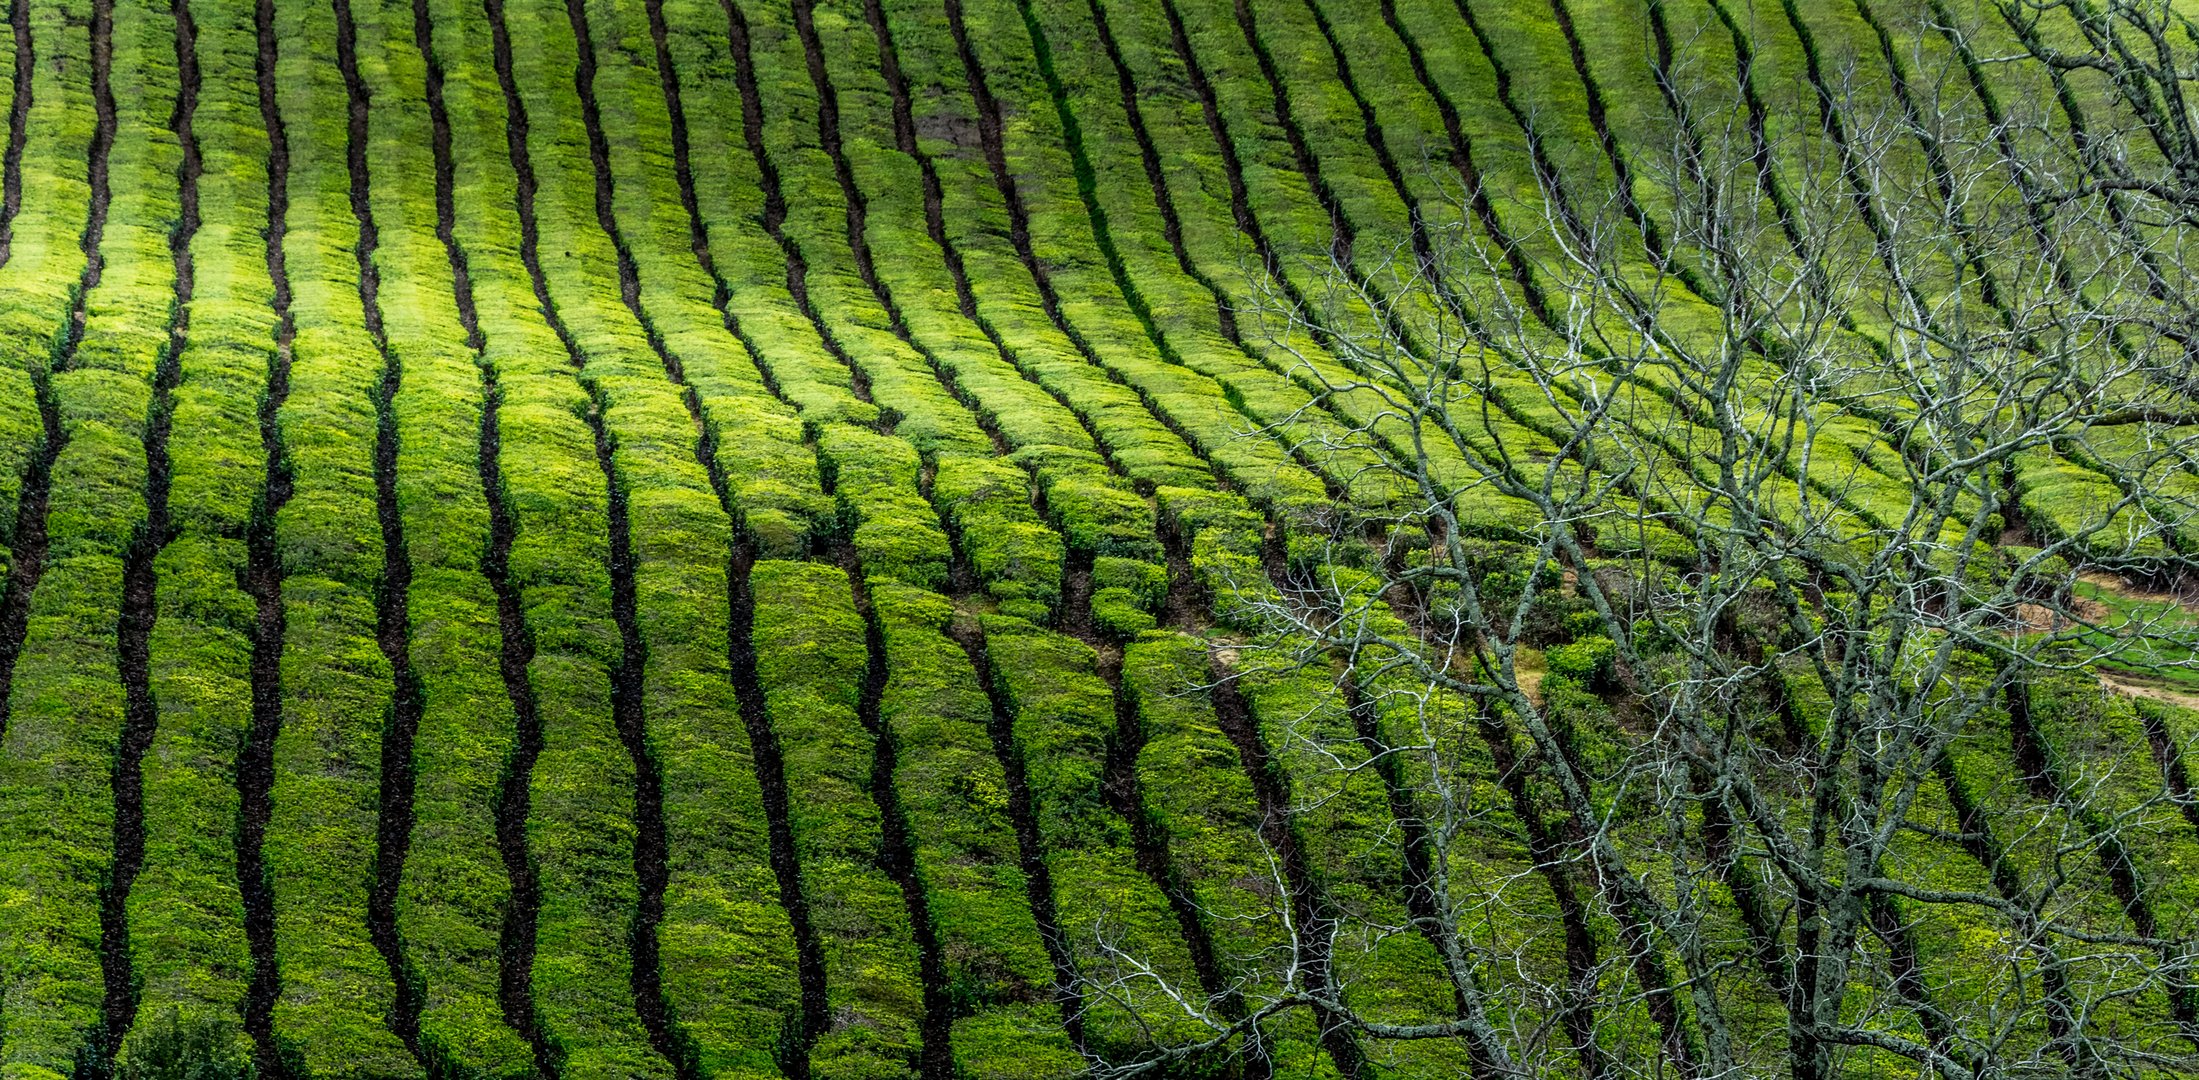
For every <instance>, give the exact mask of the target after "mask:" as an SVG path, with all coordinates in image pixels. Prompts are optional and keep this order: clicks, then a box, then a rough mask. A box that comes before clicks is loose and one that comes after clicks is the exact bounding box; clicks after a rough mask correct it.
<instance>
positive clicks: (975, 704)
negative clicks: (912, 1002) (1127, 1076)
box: [871, 583, 1078, 1077]
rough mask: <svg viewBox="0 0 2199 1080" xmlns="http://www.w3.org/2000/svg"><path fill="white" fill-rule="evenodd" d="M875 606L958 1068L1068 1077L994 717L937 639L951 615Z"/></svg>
mask: <svg viewBox="0 0 2199 1080" xmlns="http://www.w3.org/2000/svg"><path fill="white" fill-rule="evenodd" d="M871 603H872V604H874V605H875V606H876V608H877V611H878V621H879V624H880V627H881V629H882V630H883V633H884V638H885V658H886V666H887V669H888V671H890V672H891V674H890V675H889V676H888V678H887V681H886V688H885V697H884V700H883V701H882V702H881V704H880V712H881V714H882V719H883V720H884V722H885V725H886V729H887V730H888V731H889V732H891V733H892V738H893V741H894V744H895V746H894V756H895V760H896V768H895V771H894V788H895V791H896V793H897V796H898V798H899V799H900V805H901V808H902V811H903V812H904V813H906V814H907V815H908V818H909V825H910V828H911V830H912V832H913V833H914V834H915V837H916V844H915V858H916V867H917V872H918V874H919V875H920V876H921V877H922V878H923V881H924V887H925V893H926V895H927V896H928V897H929V899H930V903H931V913H932V918H933V919H934V920H935V921H936V923H937V925H938V931H939V936H940V939H941V946H942V948H943V950H944V951H945V954H946V956H947V957H948V958H949V964H950V967H949V970H948V977H949V979H950V986H949V993H950V994H951V996H952V998H953V1000H954V1002H955V1006H956V1010H957V1012H958V1013H960V1014H962V1015H963V1016H964V1017H966V1019H961V1020H958V1021H957V1022H956V1023H955V1028H954V1042H955V1058H956V1060H957V1061H959V1062H962V1063H964V1066H965V1067H966V1068H969V1069H971V1070H972V1071H973V1073H975V1074H977V1075H987V1074H988V1073H989V1074H990V1075H994V1076H1002V1077H1006V1076H1024V1077H1038V1076H1051V1075H1060V1074H1062V1073H1065V1072H1071V1071H1074V1070H1075V1069H1076V1068H1077V1066H1078V1059H1077V1056H1076V1052H1075V1049H1074V1048H1073V1047H1071V1046H1070V1045H1069V1044H1068V1040H1067V1037H1066V1035H1065V1034H1064V1033H1063V1032H1062V1030H1061V1027H1060V1016H1059V1011H1058V1010H1057V1009H1056V1008H1055V1006H1054V1003H1053V1001H1052V984H1053V980H1054V973H1053V970H1052V967H1051V966H1050V964H1049V961H1048V959H1047V956H1046V952H1045V949H1044V947H1043V945H1042V944H1041V941H1040V939H1039V934H1038V927H1037V924H1036V923H1035V922H1034V921H1033V917H1032V913H1031V907H1030V904H1029V903H1028V901H1027V900H1026V892H1025V890H1026V888H1027V883H1026V881H1025V878H1024V875H1023V871H1022V869H1021V868H1020V866H1019V865H1018V862H1017V858H1018V855H1017V851H1016V838H1015V833H1014V823H1013V822H1012V821H1011V820H1010V816H1009V806H1008V801H1009V792H1008V780H1007V777H1006V775H1005V773H1004V771H1003V769H1002V767H1001V763H1000V761H999V760H998V759H997V758H995V757H994V756H993V747H992V745H991V743H990V741H989V739H990V737H989V736H988V734H987V731H986V726H987V724H988V723H989V722H990V720H991V711H992V706H991V704H990V703H989V702H988V701H987V700H986V698H985V694H984V692H983V691H982V690H980V689H979V686H978V683H977V673H976V672H975V671H973V670H972V669H971V667H970V661H969V658H968V657H967V656H966V655H965V654H964V652H963V650H962V648H961V646H959V645H957V644H956V643H955V642H953V641H952V640H949V638H948V637H947V635H946V633H945V631H946V629H947V624H948V622H949V621H950V620H951V619H952V618H953V617H954V608H953V606H952V605H950V604H949V603H948V602H947V601H946V599H945V598H944V597H940V596H938V595H936V594H931V593H925V592H922V591H920V590H917V589H913V588H909V587H906V586H903V585H899V584H892V583H881V584H880V585H879V586H878V587H877V588H875V589H873V590H872V592H871ZM1004 1059H1006V1060H1004ZM1009 1061H1013V1062H1014V1064H1013V1065H1012V1066H1010V1065H1009Z"/></svg>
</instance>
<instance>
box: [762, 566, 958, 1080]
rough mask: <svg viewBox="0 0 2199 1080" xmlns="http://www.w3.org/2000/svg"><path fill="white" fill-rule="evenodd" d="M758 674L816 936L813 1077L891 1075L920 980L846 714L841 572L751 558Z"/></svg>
mask: <svg viewBox="0 0 2199 1080" xmlns="http://www.w3.org/2000/svg"><path fill="white" fill-rule="evenodd" d="M751 583H752V585H753V587H754V589H755V594H756V676H757V679H758V680H759V681H761V682H762V684H763V687H764V694H765V697H766V698H767V700H768V707H769V710H770V714H771V727H772V730H773V731H774V732H775V733H776V734H777V736H778V738H779V744H780V746H781V747H782V748H783V751H784V754H785V759H786V779H787V788H788V790H789V791H790V792H794V793H796V794H795V797H794V798H792V799H791V800H790V805H789V806H788V808H787V813H788V818H789V819H790V821H791V822H792V827H793V832H794V845H795V849H796V850H797V852H799V854H800V857H801V863H802V881H803V889H804V895H805V896H806V897H807V898H808V900H809V907H810V918H811V921H812V922H813V923H814V924H815V925H816V926H817V928H818V930H819V932H820V933H822V934H823V935H824V936H825V939H826V942H827V950H826V956H825V963H826V968H827V973H826V974H827V980H828V981H827V984H826V985H827V986H829V987H830V988H831V990H832V995H833V1013H834V1016H835V1022H834V1024H833V1027H832V1029H831V1030H829V1031H824V1032H819V1033H817V1039H816V1043H815V1046H814V1049H812V1050H811V1052H810V1065H811V1067H812V1068H813V1069H814V1070H816V1074H817V1075H819V1076H823V1077H855V1076H892V1075H901V1074H902V1073H904V1072H905V1071H907V1070H908V1069H909V1068H910V1067H911V1066H910V1064H909V1063H910V1062H912V1061H913V1059H914V1056H915V1052H916V1021H917V1018H918V1016H919V1015H920V1014H921V1013H922V1011H923V1007H922V996H923V995H922V986H921V983H920V981H919V979H918V977H917V971H916V948H915V945H914V943H913V941H912V940H911V938H910V936H909V913H908V910H907V908H905V907H904V906H903V905H902V902H901V895H900V891H899V890H898V889H897V888H895V886H894V883H893V882H892V880H890V879H889V878H888V877H887V876H886V874H885V873H884V871H883V870H882V869H881V868H880V867H879V866H878V863H877V859H878V853H879V850H880V846H881V843H882V841H881V840H880V839H879V820H878V806H877V804H876V803H875V802H873V801H872V799H871V795H870V792H869V790H868V783H869V779H870V768H871V754H872V750H873V747H872V738H873V736H872V734H871V733H870V732H869V731H867V730H865V729H864V727H863V724H862V721H861V720H859V719H858V718H857V716H856V702H857V697H858V695H859V694H860V692H861V690H862V685H863V677H864V671H865V668H866V667H867V665H868V662H869V661H868V655H867V651H866V649H865V647H864V642H863V622H862V619H861V618H860V617H859V616H858V615H856V613H855V604H854V601H853V599H852V598H851V597H850V596H849V594H848V580H847V576H846V575H845V574H844V573H842V572H841V571H840V570H839V569H838V568H837V567H832V566H824V565H819V564H815V563H789V562H759V563H757V564H756V568H755V571H754V572H753V575H752V577H751Z"/></svg>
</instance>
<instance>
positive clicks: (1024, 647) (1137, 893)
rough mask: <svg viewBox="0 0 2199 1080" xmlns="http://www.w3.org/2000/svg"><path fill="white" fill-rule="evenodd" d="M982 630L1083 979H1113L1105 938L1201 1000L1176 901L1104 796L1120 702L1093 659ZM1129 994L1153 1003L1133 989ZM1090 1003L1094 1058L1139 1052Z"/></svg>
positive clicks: (1061, 641) (999, 628)
mask: <svg viewBox="0 0 2199 1080" xmlns="http://www.w3.org/2000/svg"><path fill="white" fill-rule="evenodd" d="M983 623H984V631H985V643H986V652H987V656H988V657H989V658H990V660H991V661H992V666H993V672H992V677H993V679H994V680H996V683H997V685H998V686H999V687H1000V688H1001V691H1002V693H1003V694H1004V696H1005V697H1006V698H1007V700H1008V703H1009V706H1010V708H1011V709H1012V710H1013V712H1014V716H1015V721H1014V739H1013V741H1014V745H1015V750H1016V752H1017V753H1018V754H1019V755H1020V756H1021V757H1022V759H1023V763H1024V767H1025V769H1026V770H1027V772H1028V775H1029V778H1030V790H1031V803H1032V808H1033V811H1034V815H1035V817H1036V819H1037V825H1038V832H1039V836H1040V838H1041V840H1042V842H1043V847H1044V850H1045V853H1046V854H1045V859H1046V865H1047V869H1048V871H1049V873H1050V874H1051V875H1052V878H1053V882H1054V899H1055V903H1056V904H1057V905H1058V908H1059V910H1060V920H1061V930H1062V934H1063V936H1064V937H1065V938H1066V939H1067V940H1068V941H1069V942H1070V943H1071V945H1072V947H1073V948H1074V949H1075V950H1076V954H1075V955H1076V958H1077V964H1078V965H1079V968H1080V969H1088V970H1090V972H1091V974H1090V976H1089V977H1091V978H1094V979H1098V980H1106V979H1107V978H1108V977H1109V975H1110V973H1111V972H1113V971H1115V970H1116V969H1115V967H1114V965H1115V964H1116V963H1118V961H1115V960H1112V959H1110V958H1108V957H1106V956H1105V955H1103V954H1101V953H1100V952H1099V950H1098V949H1097V948H1096V945H1097V942H1098V941H1099V939H1100V938H1099V935H1101V934H1103V933H1104V934H1107V935H1112V936H1120V938H1121V939H1122V940H1123V941H1124V942H1125V944H1126V946H1127V947H1128V948H1129V949H1131V950H1133V951H1134V952H1135V954H1136V955H1139V956H1141V957H1149V958H1152V959H1151V960H1149V961H1148V962H1149V963H1153V964H1154V965H1155V968H1154V970H1155V971H1156V973H1157V974H1159V975H1160V976H1161V977H1162V978H1165V979H1167V980H1168V981H1169V982H1170V983H1171V984H1172V985H1173V986H1175V987H1178V988H1180V989H1181V990H1182V991H1183V992H1188V993H1196V992H1198V990H1197V987H1198V982H1197V978H1196V974H1195V973H1194V972H1193V970H1192V967H1191V958H1190V956H1189V955H1188V954H1187V952H1186V950H1185V946H1184V943H1183V940H1182V938H1181V937H1180V936H1179V934H1178V931H1177V928H1176V922H1175V918H1174V916H1173V914H1172V913H1171V912H1170V909H1169V906H1168V902H1167V900H1166V899H1165V898H1164V897H1163V896H1162V894H1161V892H1160V890H1159V889H1158V888H1157V887H1156V886H1155V884H1154V883H1153V882H1152V881H1151V880H1150V879H1149V878H1147V877H1146V876H1145V875H1143V874H1142V873H1140V871H1139V869H1138V863H1137V859H1136V856H1135V855H1134V854H1133V853H1132V851H1131V837H1130V826H1129V823H1128V822H1127V821H1125V820H1124V818H1123V817H1122V816H1120V814H1118V813H1117V812H1116V810H1115V808H1113V807H1111V806H1110V805H1109V803H1108V800H1107V796H1106V794H1105V792H1104V791H1103V790H1102V784H1103V782H1104V781H1105V778H1106V767H1107V747H1108V741H1109V739H1110V738H1111V737H1112V735H1113V732H1114V729H1115V717H1114V703H1113V700H1112V698H1111V695H1110V694H1109V693H1108V689H1107V684H1106V683H1105V682H1102V681H1101V680H1100V678H1099V676H1098V674H1097V673H1096V672H1095V671H1094V667H1093V664H1094V659H1095V658H1094V657H1093V655H1092V651H1091V649H1089V648H1087V647H1086V646H1084V645H1083V644H1082V643H1080V642H1078V641H1077V640H1076V639H1074V638H1070V637H1066V636H1064V635H1061V634H1056V633H1052V632H1049V631H1046V630H1042V629H1040V628H1038V627H1036V626H1033V625H1031V624H1029V623H1027V622H1024V621H1023V620H1021V619H1014V618H1007V617H992V618H987V619H984V620H983ZM1129 988H1130V989H1131V990H1133V991H1138V992H1141V993H1150V992H1151V989H1150V988H1149V987H1148V986H1141V985H1138V984H1136V983H1133V984H1131V986H1130V987H1129ZM1088 1004H1089V1005H1090V1009H1089V1011H1088V1012H1087V1013H1086V1014H1085V1030H1086V1036H1087V1038H1088V1040H1089V1041H1090V1042H1091V1044H1092V1048H1093V1049H1095V1050H1098V1051H1101V1052H1103V1053H1105V1052H1120V1051H1134V1050H1135V1048H1137V1047H1138V1046H1139V1045H1141V1044H1143V1043H1144V1042H1145V1040H1146V1033H1145V1032H1143V1031H1141V1030H1140V1028H1139V1026H1138V1025H1137V1023H1136V1022H1135V1021H1133V1020H1132V1018H1131V1017H1129V1016H1128V1015H1126V1014H1125V1013H1124V1012H1123V1011H1122V1010H1121V1009H1120V1008H1119V1007H1118V1006H1116V1005H1112V1004H1109V1003H1107V1002H1104V1001H1099V1000H1090V1001H1089V1002H1088ZM1139 1004H1141V1005H1144V1004H1150V1002H1143V1001H1141V1002H1140V1003H1139ZM1148 1015H1158V1014H1152V1013H1148ZM1160 1034H1162V1035H1164V1036H1165V1035H1168V1034H1170V1033H1169V1032H1162V1033H1160Z"/></svg>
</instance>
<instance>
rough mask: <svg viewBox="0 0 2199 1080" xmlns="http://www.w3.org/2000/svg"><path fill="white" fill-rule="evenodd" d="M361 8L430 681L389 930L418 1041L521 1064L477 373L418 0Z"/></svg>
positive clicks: (507, 743) (385, 280) (387, 309)
mask: <svg viewBox="0 0 2199 1080" xmlns="http://www.w3.org/2000/svg"><path fill="white" fill-rule="evenodd" d="M353 10H354V15H355V17H356V19H357V20H358V36H359V54H360V67H361V72H360V74H361V77H362V78H363V79H364V80H365V81H366V82H367V85H368V88H369V91H370V93H371V94H372V95H373V99H374V108H373V109H372V110H371V111H370V113H369V116H368V119H369V125H370V126H369V139H370V147H371V150H370V152H371V155H372V156H371V158H370V162H371V164H370V171H369V175H370V178H371V186H370V189H369V194H370V195H371V196H373V201H372V204H371V206H372V209H373V212H374V219H375V224H376V226H377V231H378V233H379V246H378V247H377V250H376V252H375V260H376V266H377V267H378V269H379V271H380V278H381V291H380V296H381V310H382V317H383V321H384V325H385V327H386V329H387V332H388V335H389V347H390V351H391V353H392V354H393V355H394V356H395V358H396V359H397V361H398V362H399V364H400V365H401V366H402V376H403V377H402V382H401V385H400V389H399V393H398V395H397V399H396V401H395V402H394V410H395V418H396V423H397V437H398V465H397V480H398V488H397V499H398V509H399V513H400V515H401V517H402V519H403V524H404V530H405V540H406V545H407V549H408V554H409V555H410V557H411V560H412V566H413V584H412V591H411V596H410V598H409V600H410V610H411V614H412V620H413V624H412V626H411V627H410V628H409V638H408V648H409V650H410V653H411V657H412V663H413V668H414V671H415V672H416V673H417V674H418V675H419V677H420V679H421V682H422V684H423V692H424V696H425V701H424V702H423V706H422V716H421V720H420V730H419V731H418V733H417V734H416V735H415V738H414V742H413V758H412V769H413V779H414V782H415V784H416V787H415V789H414V793H413V819H414V825H413V833H412V843H411V849H410V851H409V852H408V853H407V858H406V861H405V879H404V882H403V885H402V887H401V888H402V891H401V896H402V902H401V904H400V906H399V912H400V914H399V919H398V931H399V934H400V935H401V937H402V940H403V941H404V943H405V948H406V954H405V956H406V960H407V961H408V963H410V965H411V966H412V968H413V970H414V972H416V973H417V977H418V978H419V979H420V980H421V981H422V983H423V984H424V989H425V1001H424V1003H423V1008H422V1017H421V1029H422V1030H421V1041H422V1043H423V1045H424V1046H425V1047H428V1048H432V1049H431V1050H430V1052H431V1053H434V1054H438V1055H441V1056H443V1057H445V1058H447V1059H448V1060H450V1061H452V1062H453V1063H455V1064H457V1065H460V1066H461V1067H464V1068H468V1069H474V1070H479V1071H480V1072H482V1073H485V1074H488V1075H491V1076H500V1077H509V1076H516V1075H519V1074H521V1073H523V1072H525V1071H526V1069H527V1068H528V1050H527V1047H526V1045H525V1043H524V1042H523V1041H522V1040H521V1038H520V1036H519V1033H518V1032H516V1031H514V1030H512V1028H511V1027H510V1026H508V1025H507V1024H505V1023H504V1021H503V1017H502V1016H501V1015H500V1014H499V1012H498V1009H497V1003H496V987H497V983H496V980H497V970H496V969H497V964H496V950H497V939H498V934H499V927H500V924H501V917H500V916H501V907H502V905H503V904H504V903H505V902H506V900H507V898H508V896H509V892H510V889H509V881H508V880H507V878H506V877H505V874H504V870H503V866H502V864H501V862H500V861H499V860H498V853H497V849H496V835H495V826H496V822H495V816H494V812H495V799H496V791H497V783H498V774H499V773H500V772H501V771H502V767H503V763H504V759H505V757H506V756H507V755H508V754H509V753H510V750H511V743H512V725H513V716H512V706H511V703H510V701H509V700H508V699H507V698H506V696H505V690H504V686H503V683H502V681H501V680H500V679H499V678H498V676H497V661H498V649H499V646H500V644H501V637H502V635H501V632H500V629H499V627H498V625H497V613H496V600H495V597H494V595H493V594H492V593H491V590H490V586H489V582H488V580H487V578H486V577H485V576H484V575H483V573H482V570H481V566H482V559H483V558H484V557H485V556H486V555H487V548H488V542H489V535H488V530H489V520H488V518H489V511H488V505H487V502H486V501H485V499H484V496H483V494H482V489H481V480H480V472H479V469H478V457H479V453H480V439H479V432H480V425H481V419H482V407H483V400H482V393H481V386H480V373H479V371H478V370H477V369H476V368H475V364H474V357H473V355H472V353H471V350H469V349H468V348H467V347H466V340H465V338H466V335H465V330H464V328H463V327H462V326H461V325H460V322H459V317H458V310H457V307H456V304H455V302H454V300H453V293H452V276H451V272H450V268H449V261H448V259H447V258H446V257H445V253H444V251H443V248H442V244H441V242H440V240H438V239H437V237H436V235H435V212H434V197H435V196H434V183H435V162H434V159H433V154H432V153H431V150H430V138H431V135H430V119H429V116H428V108H427V103H426V101H425V100H424V98H423V96H422V95H421V94H419V93H417V92H408V91H410V88H412V87H418V86H421V85H422V84H423V81H424V79H425V75H426V73H425V71H424V70H423V68H424V65H423V62H422V60H421V57H420V54H419V51H418V50H417V49H416V48H414V47H413V43H412V40H411V31H412V11H411V7H410V5H409V4H395V3H389V4H357V5H354V9H353Z"/></svg>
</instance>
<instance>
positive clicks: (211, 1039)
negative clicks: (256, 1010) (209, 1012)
mask: <svg viewBox="0 0 2199 1080" xmlns="http://www.w3.org/2000/svg"><path fill="white" fill-rule="evenodd" d="M243 1043H244V1033H243V1032H242V1031H240V1030H238V1029H237V1026H236V1024H235V1023H233V1022H230V1021H228V1020H217V1019H203V1020H185V1019H184V1018H183V1017H182V1015H181V1014H179V1013H177V1012H176V1011H174V1010H172V1009H171V1010H169V1011H167V1012H164V1013H161V1014H160V1015H158V1016H153V1017H147V1018H145V1019H142V1020H140V1021H138V1024H137V1027H136V1028H135V1029H133V1030H132V1031H131V1033H130V1037H129V1039H127V1040H125V1042H124V1043H123V1049H122V1055H121V1058H120V1060H119V1061H118V1062H117V1067H116V1069H115V1076H116V1078H117V1080H252V1077H253V1076H254V1071H253V1068H252V1060H251V1057H250V1056H249V1054H248V1053H247V1051H246V1050H245V1049H244V1048H243Z"/></svg>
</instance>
